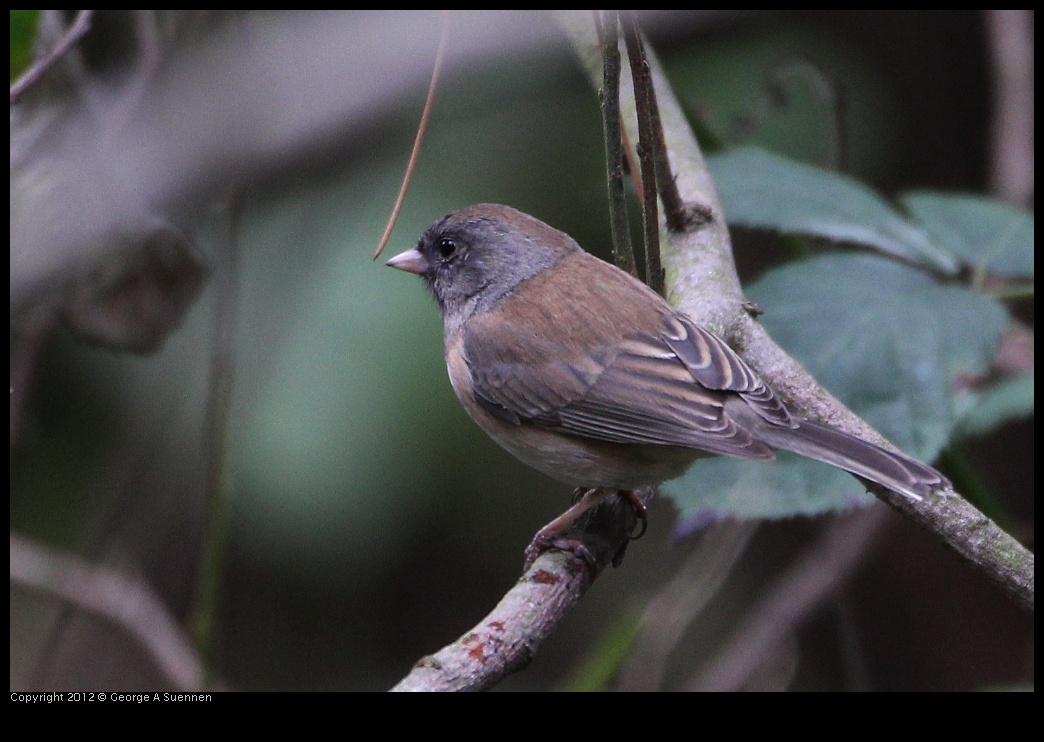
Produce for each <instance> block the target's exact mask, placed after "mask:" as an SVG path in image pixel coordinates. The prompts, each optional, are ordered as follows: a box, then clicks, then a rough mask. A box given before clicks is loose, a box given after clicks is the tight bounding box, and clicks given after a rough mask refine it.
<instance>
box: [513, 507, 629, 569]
mask: <svg viewBox="0 0 1044 742" xmlns="http://www.w3.org/2000/svg"><path fill="white" fill-rule="evenodd" d="M611 491H612V490H604V489H599V488H590V489H588V488H584V487H577V488H576V490H575V491H574V492H573V505H572V506H571V507H570V508H569V509H568V510H566V511H565V512H564V513H562V514H561V515H560V516H558V517H557V518H555V519H554V520H553V521H551V522H550V523H548V524H547V525H546V526H544V527H543V528H541V529H540V530H539V531H537V533H536V535H535V536H534V537H533V540H532V541H531V542H530V543H529V546H527V547H526V552H525V556H526V561H525V568H526V569H527V570H528V569H529V568H530V567H531V566H532V565H533V562H535V561H536V558H537V557H538V556H540V555H541V554H543V553H544V552H545V551H547V550H548V549H550V548H555V549H561V550H562V551H571V552H573V553H574V554H576V555H577V556H579V557H581V558H582V559H583V560H584V561H585V562H587V563H588V565H590V566H591V567H594V566H595V560H594V556H593V555H592V554H591V552H590V551H589V550H588V548H587V547H586V546H584V544H583V542H582V541H580V540H579V539H575V538H560V537H559V536H558V534H559V533H561V532H562V531H564V530H565V529H566V528H568V527H569V526H570V525H572V523H573V521H575V520H576V519H577V518H579V517H580V515H581V514H583V513H584V512H585V511H587V510H589V509H590V508H592V507H594V506H595V505H597V504H598V503H600V502H601V501H602V500H604V499H605V498H606V497H607V496H608V495H609V493H610V492H611Z"/></svg>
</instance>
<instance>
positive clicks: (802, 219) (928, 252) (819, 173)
mask: <svg viewBox="0 0 1044 742" xmlns="http://www.w3.org/2000/svg"><path fill="white" fill-rule="evenodd" d="M708 164H709V165H710V169H711V173H712V174H713V176H714V180H715V182H716V184H717V186H718V191H719V193H720V194H721V200H722V205H723V207H724V209H725V218H726V219H727V220H728V222H729V223H730V224H736V225H742V226H745V227H753V228H758V229H771V230H775V231H778V232H784V233H794V234H803V235H807V236H810V237H820V238H823V239H828V240H833V241H835V242H848V243H855V244H858V245H865V246H867V247H871V248H873V249H876V250H879V251H881V252H883V253H886V254H889V255H894V256H897V257H901V258H903V259H906V260H910V261H913V262H916V263H920V264H923V265H927V266H931V267H932V268H934V269H936V270H938V271H941V272H943V273H946V274H953V273H955V272H956V271H957V261H956V260H955V258H954V256H953V255H952V254H951V253H949V252H947V251H945V250H943V249H941V248H939V247H938V246H936V245H935V244H934V243H933V242H932V241H931V240H929V239H928V237H927V235H926V234H925V233H924V232H923V231H921V230H920V229H919V228H917V227H916V226H914V225H912V224H911V223H910V222H909V221H907V219H906V218H905V217H904V216H903V215H902V214H900V213H899V212H898V211H896V210H895V209H893V208H892V207H891V206H890V205H889V204H888V203H887V202H886V201H885V200H884V199H882V198H881V197H880V196H878V195H877V194H876V193H874V192H873V191H872V190H870V189H869V188H867V187H866V186H865V185H863V184H862V183H860V182H859V181H857V180H854V179H852V178H848V177H845V176H843V175H839V174H838V173H835V172H831V171H829V170H821V169H819V168H815V167H812V166H810V165H805V164H802V163H799V162H795V161H793V160H788V159H786V158H784V157H780V156H778V155H775V154H772V153H770V152H765V151H764V150H759V149H751V148H741V149H736V150H732V151H730V152H728V153H726V154H723V155H716V156H714V157H711V158H708Z"/></svg>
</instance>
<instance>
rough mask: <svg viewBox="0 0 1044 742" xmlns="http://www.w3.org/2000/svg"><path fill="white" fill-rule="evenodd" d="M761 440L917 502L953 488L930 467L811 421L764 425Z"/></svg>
mask: <svg viewBox="0 0 1044 742" xmlns="http://www.w3.org/2000/svg"><path fill="white" fill-rule="evenodd" d="M758 437H759V438H760V439H761V440H763V441H764V442H765V443H767V444H769V445H770V446H772V447H773V448H781V449H783V450H786V451H793V452H794V453H798V454H801V455H802V456H807V457H808V458H810V459H816V460H817V461H823V462H826V463H827V464H833V465H834V466H838V467H841V468H842V469H844V470H845V471H848V472H851V473H852V474H855V475H857V476H859V477H862V478H864V479H869V480H870V481H871V482H876V483H877V484H880V485H882V486H884V487H887V488H888V489H890V490H894V491H895V492H899V493H901V494H903V495H905V496H907V497H909V498H912V499H914V500H920V499H922V498H923V497H925V496H926V495H928V494H930V493H931V492H933V491H935V490H940V489H946V488H949V487H950V486H951V485H950V481H949V480H948V479H947V478H946V477H944V476H943V475H942V474H940V473H939V472H937V471H936V470H935V469H933V468H932V467H930V466H927V465H926V464H922V463H921V462H919V461H915V460H914V459H911V458H909V457H908V456H904V455H903V454H900V453H893V452H892V451H887V450H885V449H883V448H881V447H880V446H877V445H874V444H873V443H868V442H867V441H864V440H862V439H861V438H856V437H855V436H852V435H849V434H848V433H843V432H841V431H840V430H837V429H835V428H831V427H828V426H826V425H820V424H818V423H814V422H811V421H808V420H802V421H801V422H800V423H799V425H798V426H797V427H796V428H784V427H779V426H774V425H768V426H762V427H761V429H760V430H759V435H758Z"/></svg>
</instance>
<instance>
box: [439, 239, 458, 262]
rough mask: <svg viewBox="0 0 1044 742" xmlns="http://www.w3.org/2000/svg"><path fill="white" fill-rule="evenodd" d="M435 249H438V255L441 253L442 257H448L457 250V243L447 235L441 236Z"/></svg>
mask: <svg viewBox="0 0 1044 742" xmlns="http://www.w3.org/2000/svg"><path fill="white" fill-rule="evenodd" d="M437 249H438V251H439V255H441V256H442V257H444V258H448V257H450V256H451V255H453V253H455V252H457V243H456V242H454V241H453V240H451V239H449V238H448V237H443V238H442V239H441V240H439V244H438V246H437Z"/></svg>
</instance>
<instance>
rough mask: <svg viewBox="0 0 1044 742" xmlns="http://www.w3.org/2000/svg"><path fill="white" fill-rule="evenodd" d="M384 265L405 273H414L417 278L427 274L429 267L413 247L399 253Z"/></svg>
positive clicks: (426, 260) (424, 258)
mask: <svg viewBox="0 0 1044 742" xmlns="http://www.w3.org/2000/svg"><path fill="white" fill-rule="evenodd" d="M385 265H390V266H391V267H392V268H398V269H399V270H401V271H406V272H407V273H416V274H417V275H418V276H422V275H424V274H425V273H427V271H428V268H429V267H430V264H429V263H428V259H427V258H426V257H424V256H423V255H421V254H420V251H419V250H418V249H417V248H415V247H411V248H410V249H409V250H407V251H406V252H402V253H399V254H398V255H396V256H395V257H394V258H392V259H391V260H389V261H388V262H387V263H385Z"/></svg>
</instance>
